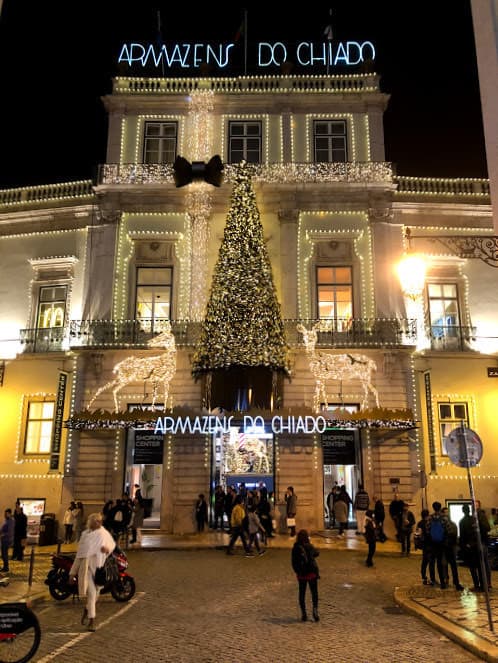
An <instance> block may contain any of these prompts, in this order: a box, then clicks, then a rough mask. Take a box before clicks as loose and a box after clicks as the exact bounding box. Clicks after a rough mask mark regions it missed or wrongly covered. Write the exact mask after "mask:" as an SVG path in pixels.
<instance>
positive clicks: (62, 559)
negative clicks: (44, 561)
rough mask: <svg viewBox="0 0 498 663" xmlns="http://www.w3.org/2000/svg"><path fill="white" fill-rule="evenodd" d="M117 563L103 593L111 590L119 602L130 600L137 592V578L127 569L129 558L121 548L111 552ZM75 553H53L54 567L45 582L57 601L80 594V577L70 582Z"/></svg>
mask: <svg viewBox="0 0 498 663" xmlns="http://www.w3.org/2000/svg"><path fill="white" fill-rule="evenodd" d="M111 556H112V559H113V560H114V563H115V573H114V574H113V575H114V577H113V579H112V580H110V581H109V582H106V584H105V585H104V586H103V587H102V589H101V590H100V593H101V594H107V593H108V592H110V593H111V594H112V597H113V599H115V600H116V601H119V602H125V601H129V600H130V599H131V598H132V597H133V595H134V594H135V580H134V579H133V576H131V575H130V574H129V573H128V572H127V571H126V569H127V568H128V559H127V557H126V555H125V554H124V552H123V551H122V550H121V548H118V547H117V546H116V548H115V549H114V551H113V552H112V553H111ZM74 557H75V556H74V555H63V554H56V553H54V554H53V555H52V568H51V569H50V571H49V572H48V574H47V577H46V579H45V584H46V585H48V590H49V592H50V594H51V596H52V597H53V598H54V599H55V600H56V601H64V600H65V599H67V598H68V597H69V596H71V595H73V596H75V595H77V594H78V579H77V578H76V582H74V583H70V582H69V571H70V570H71V566H72V565H73V562H74Z"/></svg>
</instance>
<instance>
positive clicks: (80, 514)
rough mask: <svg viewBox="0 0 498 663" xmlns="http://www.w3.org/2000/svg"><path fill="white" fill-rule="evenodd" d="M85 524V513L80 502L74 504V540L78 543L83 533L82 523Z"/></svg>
mask: <svg viewBox="0 0 498 663" xmlns="http://www.w3.org/2000/svg"><path fill="white" fill-rule="evenodd" d="M84 522H85V513H84V509H83V503H82V502H76V512H75V514H74V527H73V531H74V540H75V541H76V542H78V541H79V540H80V537H81V532H82V531H83V527H84V525H83V523H84Z"/></svg>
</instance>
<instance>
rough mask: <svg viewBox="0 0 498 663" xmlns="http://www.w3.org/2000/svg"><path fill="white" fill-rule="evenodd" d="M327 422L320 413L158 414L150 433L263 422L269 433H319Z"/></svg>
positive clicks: (254, 426) (221, 429) (246, 427)
mask: <svg viewBox="0 0 498 663" xmlns="http://www.w3.org/2000/svg"><path fill="white" fill-rule="evenodd" d="M327 425H328V424H327V422H326V420H325V418H324V417H312V416H305V417H294V416H286V417H282V416H275V417H272V418H271V419H269V420H268V419H267V420H265V419H264V417H261V416H255V417H251V416H249V415H245V416H243V417H240V418H239V417H237V419H236V418H235V417H233V416H231V417H216V416H212V415H206V416H199V417H158V419H157V421H156V423H155V428H154V433H162V434H163V435H165V434H166V433H174V434H176V433H190V434H194V433H199V434H208V433H229V432H230V429H231V428H234V427H237V428H239V429H240V428H241V429H242V432H244V433H251V432H255V431H257V430H265V429H266V427H267V426H269V427H270V428H271V431H272V433H274V434H275V435H279V434H294V435H297V434H304V435H309V434H311V433H323V432H324V431H325V429H326V428H327Z"/></svg>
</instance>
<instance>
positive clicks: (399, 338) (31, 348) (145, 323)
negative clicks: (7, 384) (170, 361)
mask: <svg viewBox="0 0 498 663" xmlns="http://www.w3.org/2000/svg"><path fill="white" fill-rule="evenodd" d="M166 322H169V323H170V324H171V329H172V331H173V334H174V336H175V341H176V344H177V346H179V347H182V346H189V347H195V346H197V345H198V343H199V340H200V335H201V326H202V323H200V322H191V321H190V320H166V319H146V318H142V319H141V320H73V321H71V323H70V324H69V327H50V328H46V329H21V330H20V342H21V344H22V346H23V352H25V353H38V352H61V351H64V350H68V349H70V348H128V347H130V348H143V349H145V348H147V343H148V341H150V340H151V339H152V338H153V337H154V336H156V335H157V334H160V333H161V332H162V331H164V329H165V323H166ZM283 322H284V331H285V337H286V340H287V343H288V344H289V346H291V347H296V346H299V345H302V343H303V338H302V335H301V333H300V332H298V331H297V325H298V324H301V325H303V326H304V327H306V328H307V329H311V328H312V327H313V326H315V325H316V324H317V323H318V322H319V321H318V320H316V319H310V320H302V319H301V320H299V319H296V320H284V321H283ZM321 323H322V324H321V329H320V331H319V332H318V337H317V343H316V347H321V348H361V347H365V348H374V347H389V346H391V347H406V346H414V345H416V343H417V329H416V322H415V320H405V319H398V318H338V319H336V320H332V321H330V322H329V323H327V322H325V321H324V320H322V321H321ZM428 336H429V338H430V341H431V348H432V349H433V350H442V351H446V352H452V351H454V352H462V351H468V350H473V349H474V348H473V345H474V342H475V341H476V340H478V337H477V335H476V328H475V327H461V326H452V327H438V326H435V325H433V326H432V327H430V328H429V329H428Z"/></svg>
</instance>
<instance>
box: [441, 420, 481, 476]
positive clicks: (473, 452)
mask: <svg viewBox="0 0 498 663" xmlns="http://www.w3.org/2000/svg"><path fill="white" fill-rule="evenodd" d="M446 451H447V453H448V457H449V459H450V460H451V462H452V463H453V464H454V465H457V466H458V467H475V466H476V465H477V464H478V463H479V462H480V461H481V458H482V442H481V438H480V437H479V435H478V434H477V433H476V432H475V431H473V430H472V429H471V428H466V427H465V426H463V427H462V426H459V427H458V428H454V429H453V430H452V431H451V433H450V434H449V435H448V437H447V439H446Z"/></svg>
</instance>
